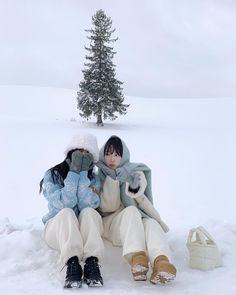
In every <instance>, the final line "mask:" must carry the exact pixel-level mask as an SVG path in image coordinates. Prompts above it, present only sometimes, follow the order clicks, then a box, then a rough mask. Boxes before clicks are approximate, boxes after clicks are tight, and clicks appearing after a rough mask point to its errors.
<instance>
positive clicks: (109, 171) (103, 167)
mask: <svg viewBox="0 0 236 295" xmlns="http://www.w3.org/2000/svg"><path fill="white" fill-rule="evenodd" d="M96 166H97V167H98V168H99V169H100V170H101V172H102V173H103V174H104V175H105V176H110V177H111V178H112V179H114V180H115V179H116V171H115V170H114V169H111V168H109V167H108V166H106V165H105V164H104V163H103V162H101V161H98V162H97V163H96Z"/></svg>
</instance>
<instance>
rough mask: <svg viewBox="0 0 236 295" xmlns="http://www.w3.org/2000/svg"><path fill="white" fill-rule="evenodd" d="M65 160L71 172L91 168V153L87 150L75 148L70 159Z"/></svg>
mask: <svg viewBox="0 0 236 295" xmlns="http://www.w3.org/2000/svg"><path fill="white" fill-rule="evenodd" d="M66 162H67V164H68V165H69V168H70V171H72V172H75V173H79V172H81V171H89V170H90V169H92V168H93V155H92V154H90V153H88V152H81V151H80V150H75V151H74V152H73V153H72V156H71V160H70V159H67V160H66Z"/></svg>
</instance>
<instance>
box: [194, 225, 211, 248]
mask: <svg viewBox="0 0 236 295" xmlns="http://www.w3.org/2000/svg"><path fill="white" fill-rule="evenodd" d="M197 230H198V233H199V232H201V233H203V234H204V235H205V236H206V237H207V238H208V240H210V241H211V242H212V243H213V244H215V241H214V239H213V237H212V236H211V235H210V234H209V232H208V231H207V230H206V229H205V228H204V227H203V226H199V227H197Z"/></svg>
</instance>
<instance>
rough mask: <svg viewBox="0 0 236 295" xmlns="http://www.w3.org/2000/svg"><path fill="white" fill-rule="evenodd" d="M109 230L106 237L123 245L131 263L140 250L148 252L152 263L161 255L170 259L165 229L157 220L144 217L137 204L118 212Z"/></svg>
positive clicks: (126, 256) (127, 258) (124, 253)
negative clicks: (133, 256)
mask: <svg viewBox="0 0 236 295" xmlns="http://www.w3.org/2000/svg"><path fill="white" fill-rule="evenodd" d="M104 222H106V219H104ZM104 228H106V225H105V224H104ZM108 231H109V232H108V233H106V237H107V238H108V240H110V241H111V242H112V244H113V245H114V246H121V247H123V257H124V258H125V259H126V260H127V261H128V262H129V263H130V261H131V257H132V255H133V254H134V253H136V252H139V251H145V252H146V254H147V256H148V257H149V260H150V263H151V265H153V263H154V260H155V258H156V257H157V256H159V255H165V256H167V257H168V258H169V259H170V250H169V246H168V243H167V240H166V236H165V233H164V231H163V229H162V228H161V226H160V225H159V223H158V222H157V221H156V220H154V219H152V218H142V217H141V214H140V212H139V210H138V209H137V208H136V207H135V206H129V207H126V208H125V209H123V210H122V211H121V212H120V213H119V214H117V215H116V216H115V217H114V218H113V220H112V222H111V224H110V227H109V230H108Z"/></svg>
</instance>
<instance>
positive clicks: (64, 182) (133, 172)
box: [40, 134, 176, 288]
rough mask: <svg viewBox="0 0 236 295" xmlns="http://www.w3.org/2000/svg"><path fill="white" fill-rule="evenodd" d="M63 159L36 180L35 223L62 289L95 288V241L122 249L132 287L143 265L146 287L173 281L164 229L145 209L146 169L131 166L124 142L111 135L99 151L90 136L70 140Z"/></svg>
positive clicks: (99, 251)
mask: <svg viewBox="0 0 236 295" xmlns="http://www.w3.org/2000/svg"><path fill="white" fill-rule="evenodd" d="M65 155H66V158H65V159H64V161H63V162H62V163H60V164H58V165H56V166H54V167H52V168H51V169H49V170H48V171H47V172H46V173H45V175H44V178H43V179H42V180H41V182H40V191H43V194H44V196H45V198H46V199H47V201H48V208H49V212H48V214H47V215H45V216H44V217H43V222H44V224H45V227H44V239H45V242H46V243H47V245H48V246H49V247H50V248H53V249H55V250H57V251H59V253H60V263H61V264H62V266H67V269H66V278H65V288H72V287H80V286H81V284H82V281H84V283H86V284H87V285H88V286H91V287H92V286H102V285H103V278H102V275H101V272H100V265H99V264H100V263H101V261H102V257H103V252H104V244H103V238H105V239H107V240H109V241H110V242H111V243H112V244H113V245H114V246H120V247H122V256H123V258H124V259H125V260H126V261H127V262H128V264H129V265H130V267H131V272H132V275H133V278H134V280H135V281H145V280H147V273H148V270H149V265H150V266H151V268H152V273H151V277H150V282H151V283H153V284H157V283H162V284H165V283H166V282H169V281H171V280H173V279H174V278H175V276H176V268H175V266H174V265H173V264H172V263H171V262H170V250H169V246H168V243H167V240H166V237H165V232H167V231H168V227H167V225H166V224H165V223H164V222H163V220H162V219H161V217H160V215H159V213H158V212H157V210H156V209H155V208H154V207H153V202H152V192H151V170H150V168H149V167H147V166H146V165H144V164H137V163H131V162H130V153H129V150H128V148H127V146H126V144H125V143H124V141H123V140H121V139H120V138H119V137H117V136H111V137H110V138H109V139H108V140H107V142H106V143H105V144H104V145H103V147H102V148H101V149H100V152H99V150H98V145H97V140H96V137H95V136H93V135H91V134H86V135H78V136H76V137H74V138H73V139H72V141H71V143H70V144H69V146H68V147H67V148H66V151H65ZM95 165H96V166H97V167H98V172H97V173H95V172H94V170H95V169H94V167H95ZM81 262H84V268H83V270H82V267H81Z"/></svg>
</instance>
